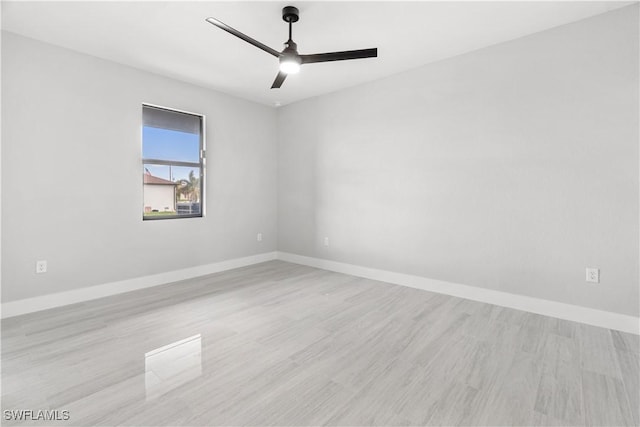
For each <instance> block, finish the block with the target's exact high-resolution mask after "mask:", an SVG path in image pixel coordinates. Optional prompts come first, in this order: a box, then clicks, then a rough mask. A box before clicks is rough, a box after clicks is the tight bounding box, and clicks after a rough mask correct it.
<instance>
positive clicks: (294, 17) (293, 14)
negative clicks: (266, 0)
mask: <svg viewBox="0 0 640 427" xmlns="http://www.w3.org/2000/svg"><path fill="white" fill-rule="evenodd" d="M298 19H300V11H299V10H298V8H297V7H294V6H286V7H283V8H282V20H283V21H285V22H298Z"/></svg>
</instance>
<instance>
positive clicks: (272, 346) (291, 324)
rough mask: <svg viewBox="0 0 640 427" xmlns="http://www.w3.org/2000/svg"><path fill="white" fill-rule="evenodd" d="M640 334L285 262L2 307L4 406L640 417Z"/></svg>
mask: <svg viewBox="0 0 640 427" xmlns="http://www.w3.org/2000/svg"><path fill="white" fill-rule="evenodd" d="M639 347H640V342H639V339H638V336H636V335H630V334H626V333H621V332H616V331H611V330H608V329H602V328H597V327H592V326H586V325H582V324H578V323H573V322H568V321H563V320H558V319H553V318H549V317H544V316H540V315H535V314H530V313H525V312H521V311H517V310H511V309H506V308H501V307H497V306H492V305H489V304H483V303H477V302H472V301H468V300H463V299H460V298H454V297H449V296H445V295H439V294H434V293H429V292H425V291H420V290H415V289H410V288H405V287H400V286H395V285H390V284H386V283H381V282H376V281H372V280H366V279H360V278H356V277H352V276H347V275H343V274H338V273H332V272H327V271H323V270H318V269H313V268H309V267H303V266H299V265H294V264H289V263H285V262H280V261H272V262H268V263H263V264H259V265H255V266H251V267H246V268H242V269H237V270H233V271H228V272H224V273H220V274H216V275H211V276H207V277H203V278H199V279H196V280H189V281H184V282H180V283H176V284H172V285H166V286H161V287H156V288H153V289H147V290H142V291H137V292H132V293H129V294H126V295H119V296H115V297H110V298H105V299H101V300H97V301H92V302H88V303H82V304H76V305H73V306H68V307H62V308H59V309H54V310H49V311H46V312H40V313H35V314H31V315H26V316H21V317H16V318H11V319H7V320H4V321H3V322H2V409H3V410H8V409H9V410H11V409H32V410H38V409H59V410H67V411H69V416H70V419H69V420H68V421H56V422H51V421H47V422H30V423H25V424H35V425H94V424H99V425H120V424H122V425H301V426H309V425H603V426H614V425H638V423H639V420H640V418H639V416H638V406H639V393H638V389H639V385H638V383H639V375H640V374H639V370H640V369H639ZM3 418H4V417H3ZM3 424H4V425H10V424H12V422H8V421H3Z"/></svg>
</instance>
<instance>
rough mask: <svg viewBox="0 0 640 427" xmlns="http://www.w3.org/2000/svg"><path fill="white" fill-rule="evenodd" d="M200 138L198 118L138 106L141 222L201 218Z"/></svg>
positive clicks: (202, 146)
mask: <svg viewBox="0 0 640 427" xmlns="http://www.w3.org/2000/svg"><path fill="white" fill-rule="evenodd" d="M203 134H204V120H203V117H202V116H199V115H196V114H190V113H184V112H181V111H174V110H169V109H166V108H160V107H154V106H150V105H143V106H142V166H143V175H142V176H143V188H144V205H143V206H144V207H143V218H144V219H145V220H147V219H168V218H189V217H200V216H202V211H203V202H204V200H203V198H204V179H203V178H204V165H205V160H204V141H203Z"/></svg>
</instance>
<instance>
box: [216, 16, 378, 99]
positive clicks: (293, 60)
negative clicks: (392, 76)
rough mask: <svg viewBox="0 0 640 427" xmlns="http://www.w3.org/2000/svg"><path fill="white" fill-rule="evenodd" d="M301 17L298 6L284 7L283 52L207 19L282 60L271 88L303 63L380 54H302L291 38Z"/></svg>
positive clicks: (352, 51) (372, 56)
mask: <svg viewBox="0 0 640 427" xmlns="http://www.w3.org/2000/svg"><path fill="white" fill-rule="evenodd" d="M299 18H300V15H299V11H298V9H297V8H295V7H293V6H286V7H284V8H283V9H282V19H283V20H284V21H285V22H288V23H289V40H287V41H286V42H285V44H284V46H285V47H284V50H283V51H282V52H278V51H277V50H275V49H272V48H270V47H269V46H267V45H265V44H262V43H260V42H259V41H257V40H254V39H252V38H251V37H249V36H247V35H246V34H243V33H241V32H240V31H238V30H236V29H235V28H231V27H230V26H228V25H227V24H225V23H224V22H221V21H219V20H217V19H215V18H207V19H206V21H207V22H208V23H210V24H213V25H215V26H216V27H218V28H221V29H223V30H225V31H226V32H228V33H231V34H233V35H234V36H236V37H238V38H241V39H242V40H244V41H246V42H247V43H251V44H252V45H254V46H255V47H257V48H259V49H262V50H264V51H265V52H267V53H270V54H271V55H273V56H275V57H276V58H278V60H279V61H280V71H279V72H278V75H277V76H276V79H275V80H274V81H273V84H272V85H271V89H277V88H279V87H280V86H282V83H283V82H284V79H286V78H287V75H288V74H295V73H297V72H298V71H300V66H301V65H303V64H312V63H314V62H330V61H344V60H347V59H360V58H374V57H377V56H378V49H377V48H373V49H359V50H346V51H342V52H327V53H316V54H312V55H300V54H299V53H298V45H297V44H296V43H295V42H294V41H293V39H292V38H291V26H292V24H293V23H294V22H298V19H299Z"/></svg>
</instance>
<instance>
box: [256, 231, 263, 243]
mask: <svg viewBox="0 0 640 427" xmlns="http://www.w3.org/2000/svg"><path fill="white" fill-rule="evenodd" d="M256 240H257V241H258V242H262V233H258V234H257V235H256Z"/></svg>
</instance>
